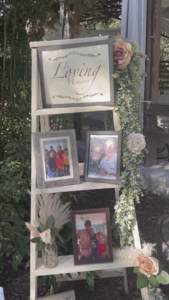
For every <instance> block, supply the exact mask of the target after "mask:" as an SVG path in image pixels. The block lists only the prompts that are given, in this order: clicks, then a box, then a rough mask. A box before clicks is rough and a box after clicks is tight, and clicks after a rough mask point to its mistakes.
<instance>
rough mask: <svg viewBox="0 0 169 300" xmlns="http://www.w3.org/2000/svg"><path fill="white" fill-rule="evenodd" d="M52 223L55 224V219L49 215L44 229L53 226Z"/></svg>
mask: <svg viewBox="0 0 169 300" xmlns="http://www.w3.org/2000/svg"><path fill="white" fill-rule="evenodd" d="M54 224H55V220H54V217H53V215H51V216H50V217H49V218H48V219H47V221H46V226H45V227H46V229H51V228H52V227H53V226H54Z"/></svg>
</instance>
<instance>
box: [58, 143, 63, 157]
mask: <svg viewBox="0 0 169 300" xmlns="http://www.w3.org/2000/svg"><path fill="white" fill-rule="evenodd" d="M56 153H57V154H59V157H62V154H63V153H64V151H63V150H62V146H61V145H60V144H58V145H57V149H56Z"/></svg>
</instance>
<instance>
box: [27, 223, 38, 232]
mask: <svg viewBox="0 0 169 300" xmlns="http://www.w3.org/2000/svg"><path fill="white" fill-rule="evenodd" d="M25 225H26V227H27V228H28V229H29V230H30V231H36V228H35V227H34V226H33V225H32V224H30V223H27V222H25Z"/></svg>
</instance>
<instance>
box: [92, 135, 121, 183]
mask: <svg viewBox="0 0 169 300" xmlns="http://www.w3.org/2000/svg"><path fill="white" fill-rule="evenodd" d="M117 145H118V136H117V135H103V136H99V135H90V140H89V160H88V172H87V176H88V177H89V178H109V179H116V173H117Z"/></svg>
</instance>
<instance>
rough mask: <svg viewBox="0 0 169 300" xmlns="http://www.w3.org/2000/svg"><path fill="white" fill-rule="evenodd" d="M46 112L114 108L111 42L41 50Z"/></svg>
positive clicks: (39, 53) (51, 47) (41, 78)
mask: <svg viewBox="0 0 169 300" xmlns="http://www.w3.org/2000/svg"><path fill="white" fill-rule="evenodd" d="M38 58H39V68H40V80H41V91H42V102H43V107H44V108H52V107H71V106H85V105H111V106H112V105H114V84H113V77H112V74H113V63H112V60H113V54H112V41H110V40H103V41H96V42H85V43H81V44H79V43H77V44H66V45H58V46H50V47H42V48H39V49H38Z"/></svg>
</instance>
